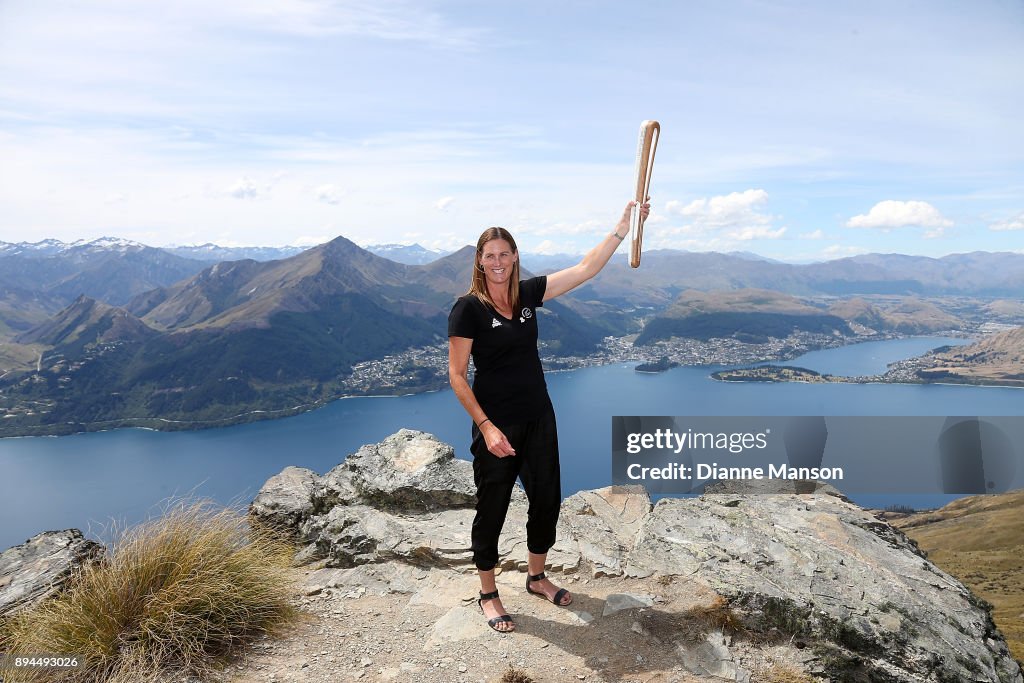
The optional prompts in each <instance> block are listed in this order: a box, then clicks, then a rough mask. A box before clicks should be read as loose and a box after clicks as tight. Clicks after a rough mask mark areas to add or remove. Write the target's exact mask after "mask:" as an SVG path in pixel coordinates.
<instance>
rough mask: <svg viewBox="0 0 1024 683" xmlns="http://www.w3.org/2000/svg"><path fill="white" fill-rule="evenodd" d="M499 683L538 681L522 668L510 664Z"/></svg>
mask: <svg viewBox="0 0 1024 683" xmlns="http://www.w3.org/2000/svg"><path fill="white" fill-rule="evenodd" d="M498 683H537V681H536V680H535V679H534V678H533V677H532V676H530V675H529V674H528V673H526V672H525V671H523V670H522V669H517V668H515V667H514V666H512V665H511V664H509V665H508V669H506V670H505V673H504V675H503V676H502V677H501V680H500V681H498Z"/></svg>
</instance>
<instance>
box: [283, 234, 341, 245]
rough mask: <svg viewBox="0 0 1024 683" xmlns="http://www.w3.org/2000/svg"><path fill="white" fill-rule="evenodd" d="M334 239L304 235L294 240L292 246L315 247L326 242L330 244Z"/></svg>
mask: <svg viewBox="0 0 1024 683" xmlns="http://www.w3.org/2000/svg"><path fill="white" fill-rule="evenodd" d="M332 239H334V237H332V236H330V235H302V236H301V237H296V238H295V239H294V240H292V242H291V245H292V246H294V247H315V246H316V245H318V244H323V243H324V242H330V241H331V240H332Z"/></svg>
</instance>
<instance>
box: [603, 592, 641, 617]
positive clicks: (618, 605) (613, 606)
mask: <svg viewBox="0 0 1024 683" xmlns="http://www.w3.org/2000/svg"><path fill="white" fill-rule="evenodd" d="M653 604H654V598H652V597H651V596H650V595H639V594H636V593H612V594H611V595H609V596H608V597H607V598H605V601H604V611H603V612H602V613H601V616H602V617H608V616H611V615H612V614H615V613H616V612H622V611H623V610H627V609H642V608H644V607H650V606H652V605H653Z"/></svg>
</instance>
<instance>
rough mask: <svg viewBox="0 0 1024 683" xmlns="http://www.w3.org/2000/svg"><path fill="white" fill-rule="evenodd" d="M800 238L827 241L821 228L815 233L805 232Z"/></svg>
mask: <svg viewBox="0 0 1024 683" xmlns="http://www.w3.org/2000/svg"><path fill="white" fill-rule="evenodd" d="M800 237H801V238H803V239H805V240H823V239H825V233H824V232H822V230H821V228H818V229H817V230H815V231H814V232H805V233H804V234H802V235H800Z"/></svg>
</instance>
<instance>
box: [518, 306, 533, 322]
mask: <svg viewBox="0 0 1024 683" xmlns="http://www.w3.org/2000/svg"><path fill="white" fill-rule="evenodd" d="M520 315H521V316H523V317H524V318H526V319H527V320H529V319H530V318H532V317H533V311H532V310H530V309H529V308H524V309H523V312H522V313H520Z"/></svg>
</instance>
